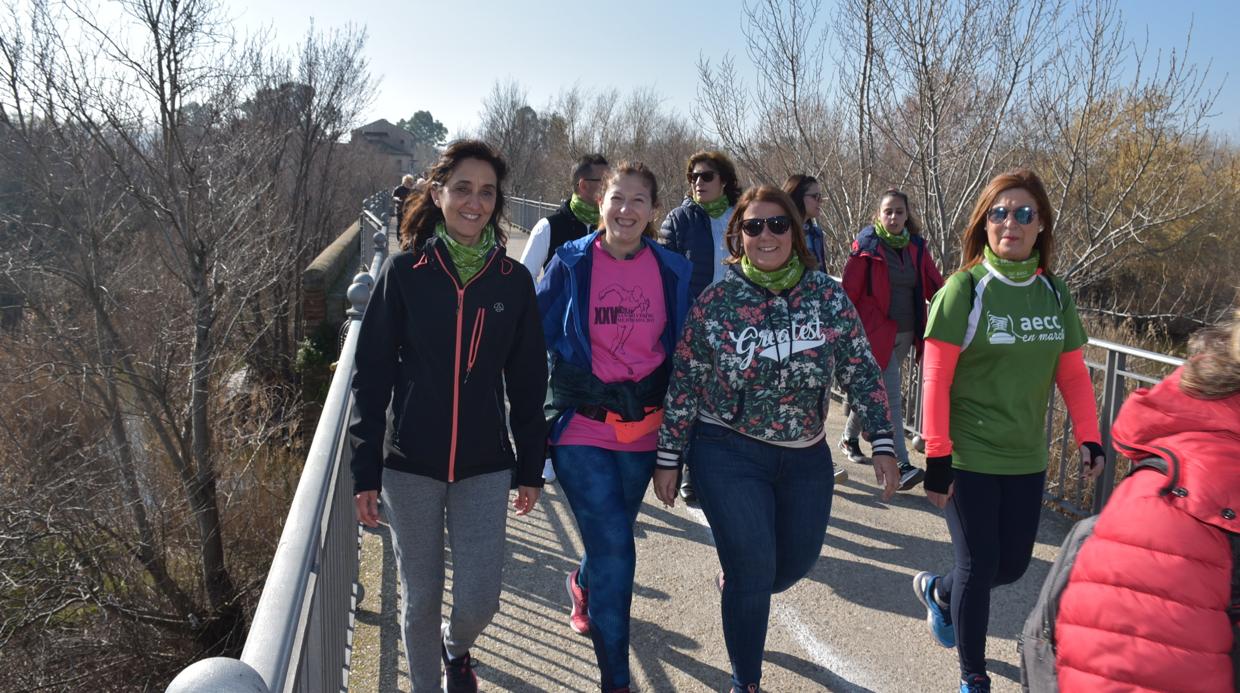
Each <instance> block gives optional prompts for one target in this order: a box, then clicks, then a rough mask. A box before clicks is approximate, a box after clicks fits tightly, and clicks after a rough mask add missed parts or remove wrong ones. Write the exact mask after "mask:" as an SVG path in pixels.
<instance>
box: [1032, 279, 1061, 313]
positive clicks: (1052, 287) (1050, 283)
mask: <svg viewBox="0 0 1240 693" xmlns="http://www.w3.org/2000/svg"><path fill="white" fill-rule="evenodd" d="M1038 279H1041V280H1042V283H1043V284H1046V288H1048V289H1050V290H1051V294H1052V295H1054V297H1055V303H1056V304H1058V306H1059V312H1061V313H1062V312H1063V296H1060V295H1059V289H1057V288H1055V282H1053V281H1051V280H1050V279H1049V278H1047V276H1046V275H1045V274H1042V273H1041V272H1038Z"/></svg>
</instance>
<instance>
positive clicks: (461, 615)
mask: <svg viewBox="0 0 1240 693" xmlns="http://www.w3.org/2000/svg"><path fill="white" fill-rule="evenodd" d="M506 169H507V167H506V166H505V164H504V160H503V159H501V158H500V156H499V155H498V154H497V153H495V151H494V150H492V149H491V147H490V146H489V145H487V144H485V143H483V142H477V141H469V140H463V141H457V142H453V143H452V144H450V145H448V147H447V149H445V150H444V152H443V154H441V155H440V157H439V160H438V161H437V162H436V163H435V165H434V166H433V167H432V168H431V169H430V171H429V173H428V175H427V183H426V185H425V186H423V187H422V188H421V190H420V191H419V192H418V193H415V195H416V197H415V198H414V199H412V200H411V201H410V203H409V205H408V209H407V214H406V215H405V220H404V225H403V226H402V227H401V247H402V248H403V249H404V251H405V252H402V253H399V254H397V255H394V256H392V258H391V259H389V260H388V261H387V263H386V264H385V265H384V267H383V270H382V272H381V273H380V275H379V279H378V281H376V282H375V287H374V291H373V293H372V295H371V298H370V304H369V305H368V306H367V307H366V315H365V317H364V318H363V319H362V325H361V333H360V336H359V339H358V345H357V361H356V363H357V372H356V374H355V375H354V376H353V395H354V398H355V404H354V408H353V415H352V419H351V420H350V423H349V437H350V441H351V443H352V445H353V460H352V471H353V487H354V493H355V502H356V506H357V513H358V517H359V519H360V520H361V522H362V523H363V524H365V525H367V526H368V527H376V526H378V523H379V508H378V499H379V496H380V495H382V497H383V510H384V514H385V516H386V519H387V522H388V524H389V526H390V528H391V533H392V544H393V548H394V549H395V552H396V560H397V562H398V563H399V566H400V571H399V572H400V580H401V590H400V591H401V597H402V606H401V609H402V611H401V619H400V620H401V623H402V625H403V632H402V636H403V640H404V645H405V658H406V661H408V662H409V674H410V679H411V680H412V682H413V690H414V691H438V690H440V663H441V660H442V664H443V667H444V668H445V669H446V672H445V674H444V676H443V682H442V685H443V688H444V689H446V690H447V691H448V693H456V692H461V691H466V692H472V691H476V690H477V689H478V684H477V680H476V678H475V677H474V673H473V671H472V666H473V663H472V660H471V657H470V652H469V650H470V647H471V646H472V645H473V643H474V641H475V640H476V639H477V637H478V635H479V634H480V633H481V632H482V629H483V628H485V627H486V625H487V624H488V623H490V622H491V619H492V617H493V616H494V615H495V613H496V611H498V609H499V595H500V582H501V568H502V567H503V563H504V546H505V540H504V526H505V522H506V513H505V505H506V501H507V499H508V492H509V489H510V488H511V486H512V482H513V477H514V470H515V477H516V483H517V487H518V490H517V497H516V500H515V501H514V502H513V507H514V508H515V509H516V511H517V514H518V515H524V514H526V513H528V512H529V511H530V509H531V508H533V506H534V503H535V502H536V501H537V500H538V495H539V492H540V490H541V488H542V484H543V480H542V466H543V440H544V435H545V424H544V420H543V414H542V404H543V398H544V397H545V395H546V383H547V360H546V352H545V347H544V344H543V336H542V327H541V323H540V319H539V313H538V304H537V302H536V300H535V298H534V283H533V281H532V280H531V279H530V274H529V272H528V271H527V270H526V269H525V267H523V266H522V265H521V263H519V262H516V261H514V260H511V259H509V258H508V257H507V255H506V254H505V250H504V240H505V239H504V233H503V230H502V229H501V228H500V227H499V225H498V220H499V218H500V216H501V214H502V213H503V207H504V193H503V187H502V186H503V182H504V174H505V172H506ZM505 394H506V395H507V397H508V403H509V405H510V411H509V412H508V414H507V415H505V407H504V396H505ZM389 416H390V417H391V421H392V425H391V426H388V420H389ZM510 427H511V432H512V438H513V439H514V440H515V441H516V450H515V451H514V450H513V445H512V443H511V442H510V440H509V429H510ZM445 528H446V531H447V542H448V545H449V546H451V548H452V568H453V571H452V611H451V614H450V616H449V617H448V620H447V622H446V623H442V624H441V622H440V620H441V619H440V605H441V603H442V601H443V588H444V534H445Z"/></svg>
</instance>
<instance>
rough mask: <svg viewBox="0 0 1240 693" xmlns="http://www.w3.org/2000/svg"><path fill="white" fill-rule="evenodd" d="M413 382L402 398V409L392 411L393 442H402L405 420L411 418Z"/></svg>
mask: <svg viewBox="0 0 1240 693" xmlns="http://www.w3.org/2000/svg"><path fill="white" fill-rule="evenodd" d="M413 390H414V387H413V383H409V384H408V385H407V386H406V389H405V395H404V397H402V398H401V405H400V409H398V410H396V411H394V412H392V413H393V417H392V444H393V445H396V444H398V443H400V437H401V436H400V433H401V431H402V430H404V427H405V421H406V420H407V419H408V418H409V400H410V398H412V397H413Z"/></svg>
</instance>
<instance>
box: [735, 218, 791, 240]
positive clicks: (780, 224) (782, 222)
mask: <svg viewBox="0 0 1240 693" xmlns="http://www.w3.org/2000/svg"><path fill="white" fill-rule="evenodd" d="M763 226H765V227H766V228H768V229H770V230H771V233H773V234H775V235H776V236H782V235H784V234H785V233H788V229H790V228H792V222H791V221H789V219H788V217H785V216H778V217H767V218H765V219H745V220H744V221H742V222H741V231H744V232H745V235H746V236H749V237H751V238H752V237H754V236H759V235H761V234H762V227H763Z"/></svg>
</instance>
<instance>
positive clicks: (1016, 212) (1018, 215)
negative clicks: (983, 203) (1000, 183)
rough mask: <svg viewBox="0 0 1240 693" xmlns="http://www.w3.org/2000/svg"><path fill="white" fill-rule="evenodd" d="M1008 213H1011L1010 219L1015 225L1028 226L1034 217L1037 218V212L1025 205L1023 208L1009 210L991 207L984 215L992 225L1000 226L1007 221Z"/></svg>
mask: <svg viewBox="0 0 1240 693" xmlns="http://www.w3.org/2000/svg"><path fill="white" fill-rule="evenodd" d="M1009 212H1011V214H1012V218H1013V219H1015V220H1016V223H1017V224H1028V223H1029V222H1031V221H1033V218H1034V217H1036V216H1038V210H1036V209H1034V208H1033V207H1030V206H1029V205H1025V206H1024V207H1017V208H1016V209H1011V210H1009V209H1008V208H1007V207H991V208H990V211H989V212H987V213H986V218H987V219H989V220H990V221H991V222H992V223H995V224H1002V223H1003V222H1004V221H1006V220H1007V218H1008V213H1009Z"/></svg>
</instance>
